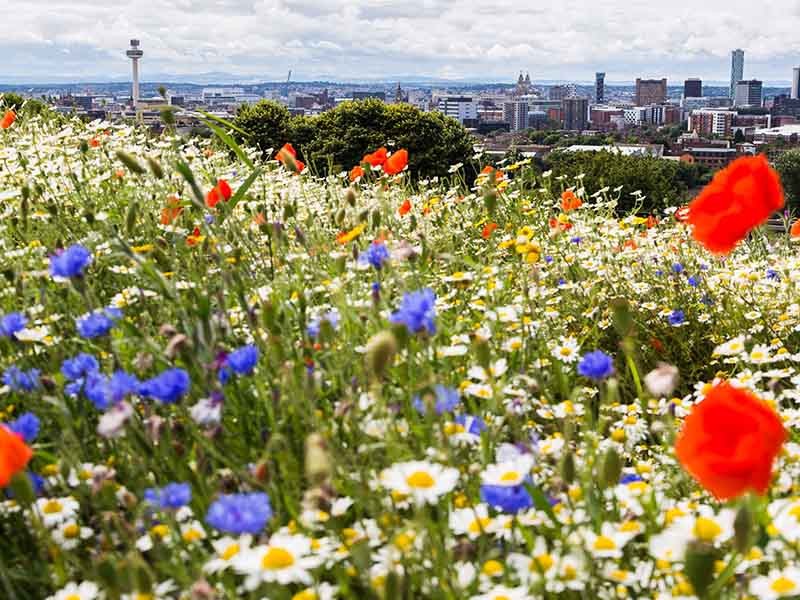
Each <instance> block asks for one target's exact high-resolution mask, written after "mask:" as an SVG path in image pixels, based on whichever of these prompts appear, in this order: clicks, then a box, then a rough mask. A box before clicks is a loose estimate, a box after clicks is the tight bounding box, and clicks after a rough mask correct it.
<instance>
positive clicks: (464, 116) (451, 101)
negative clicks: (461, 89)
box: [434, 96, 478, 125]
mask: <svg viewBox="0 0 800 600" xmlns="http://www.w3.org/2000/svg"><path fill="white" fill-rule="evenodd" d="M434 105H435V106H436V109H437V110H438V111H439V112H442V113H444V114H446V115H447V116H448V117H453V118H454V119H456V120H458V122H459V123H461V124H462V125H463V124H464V122H465V121H470V120H474V119H477V118H478V103H477V102H475V98H473V97H472V96H440V97H438V98H437V99H436V102H435V103H434Z"/></svg>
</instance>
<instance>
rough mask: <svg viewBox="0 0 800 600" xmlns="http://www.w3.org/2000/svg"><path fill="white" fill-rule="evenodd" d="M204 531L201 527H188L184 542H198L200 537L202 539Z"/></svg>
mask: <svg viewBox="0 0 800 600" xmlns="http://www.w3.org/2000/svg"><path fill="white" fill-rule="evenodd" d="M202 537H203V533H202V532H201V531H200V530H199V529H188V530H186V531H184V532H183V541H184V542H196V541H197V540H199V539H202Z"/></svg>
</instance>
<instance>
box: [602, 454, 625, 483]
mask: <svg viewBox="0 0 800 600" xmlns="http://www.w3.org/2000/svg"><path fill="white" fill-rule="evenodd" d="M620 475H622V460H621V459H620V457H619V453H618V452H617V450H616V448H614V447H613V446H612V447H610V448H609V449H608V451H607V452H606V455H605V458H604V459H603V475H602V481H603V484H604V486H605V487H611V486H614V485H617V483H619V478H620Z"/></svg>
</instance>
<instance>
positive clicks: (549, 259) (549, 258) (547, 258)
mask: <svg viewBox="0 0 800 600" xmlns="http://www.w3.org/2000/svg"><path fill="white" fill-rule="evenodd" d="M544 262H546V263H547V264H548V265H549V264H550V263H551V262H553V257H552V256H550V255H549V254H548V255H547V256H545V257H544Z"/></svg>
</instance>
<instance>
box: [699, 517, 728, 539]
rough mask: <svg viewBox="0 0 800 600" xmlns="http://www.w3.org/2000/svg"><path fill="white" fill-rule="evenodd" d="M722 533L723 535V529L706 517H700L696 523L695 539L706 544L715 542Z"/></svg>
mask: <svg viewBox="0 0 800 600" xmlns="http://www.w3.org/2000/svg"><path fill="white" fill-rule="evenodd" d="M720 533H722V527H720V526H719V525H717V524H716V523H715V522H714V521H712V520H711V519H708V518H706V517H698V518H697V521H695V523H694V535H695V537H696V538H698V539H701V540H703V541H704V542H710V541H713V540H714V538H716V537H717V536H718V535H719V534H720Z"/></svg>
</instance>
